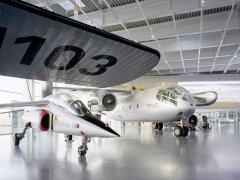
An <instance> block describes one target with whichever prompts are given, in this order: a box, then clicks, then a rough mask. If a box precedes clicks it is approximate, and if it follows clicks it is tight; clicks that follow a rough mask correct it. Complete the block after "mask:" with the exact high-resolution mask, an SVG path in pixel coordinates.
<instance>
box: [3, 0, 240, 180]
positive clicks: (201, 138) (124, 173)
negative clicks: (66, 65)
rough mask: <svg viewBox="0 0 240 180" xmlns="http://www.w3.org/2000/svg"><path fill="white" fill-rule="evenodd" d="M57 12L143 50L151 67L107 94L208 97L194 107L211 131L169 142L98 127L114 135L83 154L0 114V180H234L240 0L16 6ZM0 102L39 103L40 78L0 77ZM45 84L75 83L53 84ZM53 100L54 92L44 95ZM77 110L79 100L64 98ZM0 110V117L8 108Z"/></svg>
mask: <svg viewBox="0 0 240 180" xmlns="http://www.w3.org/2000/svg"><path fill="white" fill-rule="evenodd" d="M25 1H26V2H28V3H31V4H34V5H36V6H39V7H42V8H44V9H47V10H49V11H52V12H55V13H57V14H60V15H63V16H66V17H69V18H72V19H74V20H77V21H80V22H83V23H86V24H88V25H91V26H94V27H97V28H100V29H103V30H105V31H108V32H111V33H113V34H116V35H118V36H121V37H124V38H127V39H130V40H132V41H135V42H137V43H140V44H143V45H145V46H148V47H151V48H153V49H156V50H158V51H159V52H160V53H161V60H160V62H159V64H158V65H157V66H156V67H155V68H154V69H153V70H152V71H150V72H148V73H147V74H145V75H144V76H142V77H140V78H138V79H136V80H133V81H131V82H129V83H126V84H123V85H119V86H116V87H115V88H121V89H129V88H131V87H132V86H140V87H142V88H144V89H150V88H153V87H157V86H161V87H165V86H169V85H178V86H181V87H184V88H185V89H187V90H188V91H189V92H190V93H198V92H204V91H215V92H217V93H218V99H217V101H216V103H215V104H213V105H211V106H209V107H208V106H206V107H199V108H197V109H196V112H195V114H196V115H197V116H198V117H200V118H201V116H203V115H205V116H207V117H208V121H209V123H210V126H211V128H212V129H210V130H207V131H201V130H200V129H198V127H197V130H198V131H196V132H190V134H189V136H188V137H186V138H184V137H180V138H177V137H174V135H173V133H172V131H171V128H169V127H164V128H163V131H161V132H158V131H154V130H153V129H152V123H149V122H144V123H142V122H141V123H140V124H139V123H136V122H134V123H132V122H128V123H126V124H125V125H124V126H123V124H122V123H121V122H118V121H114V120H111V119H109V118H107V117H105V116H104V115H103V116H102V120H103V121H105V122H107V123H109V124H110V126H111V127H112V128H113V129H114V130H115V131H117V132H118V133H119V134H120V135H121V137H120V138H107V139H101V138H92V140H91V142H90V143H89V152H88V154H87V155H86V156H85V157H81V156H79V155H78V153H77V147H78V146H79V144H81V141H80V137H77V136H74V137H73V141H72V142H65V141H64V138H65V137H64V134H58V133H53V132H34V131H33V130H29V131H27V134H26V137H25V139H24V140H23V141H22V144H21V145H20V146H19V147H15V146H14V145H13V144H14V140H13V136H14V133H15V132H16V131H18V130H21V129H22V128H23V127H24V124H22V123H21V122H20V121H15V120H16V117H15V115H13V114H12V113H4V114H0V144H1V147H2V148H0V154H1V156H0V169H1V171H0V177H1V178H0V179H16V178H17V179H39V180H40V179H41V180H43V179H60V178H72V179H77V178H78V179H79V178H80V179H239V177H240V168H239V163H238V162H239V160H240V156H239V153H238V151H239V148H240V143H239V138H240V132H239V122H240V96H239V90H240V79H239V72H240V30H239V27H240V19H239V18H240V1H238V0H232V1H226V0H117V1H111V0H48V1H47V0H25ZM0 84H2V86H1V87H0V101H1V103H10V102H23V101H29V100H40V99H41V98H42V97H41V92H42V81H37V80H26V79H20V78H13V77H6V76H0ZM53 84H54V86H60V87H74V88H79V87H80V88H82V87H83V86H77V85H71V84H65V83H64V82H63V83H53ZM54 92H55V93H56V92H57V91H54ZM72 94H74V95H76V96H78V97H79V98H80V99H82V101H83V102H84V103H85V104H87V100H86V99H84V98H85V97H84V96H82V95H81V93H78V92H72ZM11 110H12V109H11V108H3V109H1V112H6V111H11Z"/></svg>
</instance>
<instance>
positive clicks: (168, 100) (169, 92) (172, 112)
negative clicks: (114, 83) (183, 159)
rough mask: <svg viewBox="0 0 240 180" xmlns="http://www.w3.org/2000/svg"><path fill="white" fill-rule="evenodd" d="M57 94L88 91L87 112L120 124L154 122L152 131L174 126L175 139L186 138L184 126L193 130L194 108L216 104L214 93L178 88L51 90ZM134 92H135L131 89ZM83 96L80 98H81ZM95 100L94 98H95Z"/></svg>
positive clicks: (195, 119)
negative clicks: (62, 91) (89, 98)
mask: <svg viewBox="0 0 240 180" xmlns="http://www.w3.org/2000/svg"><path fill="white" fill-rule="evenodd" d="M54 88H55V89H60V90H64V89H65V90H73V91H76V90H78V91H91V92H92V97H93V98H92V99H91V100H89V102H88V106H89V107H90V110H92V111H93V112H95V113H96V114H101V113H103V114H106V115H107V117H109V118H111V119H113V120H117V121H123V122H156V125H155V128H156V129H159V130H162V128H163V122H176V121H179V120H181V125H180V126H176V127H175V129H174V134H175V136H178V137H179V136H184V137H185V136H187V135H188V128H187V127H186V126H184V124H185V123H186V124H190V125H191V126H193V127H194V126H196V124H197V117H196V116H195V115H193V114H194V112H195V109H196V106H207V105H211V104H213V103H214V102H215V101H216V100H217V93H216V92H213V91H209V92H202V93H197V94H191V93H190V92H188V91H187V90H186V89H184V88H183V87H180V86H172V87H155V88H152V89H148V90H144V91H136V90H116V89H99V88H95V89H94V88H68V87H54ZM133 89H136V88H133ZM81 95H82V94H81ZM94 96H95V97H94Z"/></svg>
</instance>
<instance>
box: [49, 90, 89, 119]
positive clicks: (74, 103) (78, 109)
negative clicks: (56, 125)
mask: <svg viewBox="0 0 240 180" xmlns="http://www.w3.org/2000/svg"><path fill="white" fill-rule="evenodd" d="M53 96H54V100H57V101H56V104H57V105H58V106H59V107H61V108H63V109H65V110H66V111H68V112H69V113H71V114H74V115H76V116H84V115H86V114H91V112H90V111H89V110H88V108H87V107H86V106H85V105H84V103H83V102H82V101H80V100H79V99H78V98H77V97H76V96H73V95H71V94H67V93H59V94H55V95H53Z"/></svg>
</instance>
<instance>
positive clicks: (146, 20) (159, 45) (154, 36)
mask: <svg viewBox="0 0 240 180" xmlns="http://www.w3.org/2000/svg"><path fill="white" fill-rule="evenodd" d="M136 3H137V5H138V8H139V9H140V11H141V14H142V16H143V18H144V20H145V22H146V24H147V26H148V29H149V31H150V33H151V36H152V39H154V41H155V42H156V44H157V46H158V50H159V51H160V52H161V53H162V56H163V57H164V59H165V63H166V64H167V66H168V67H169V70H170V71H171V73H173V71H172V68H171V67H170V65H169V63H168V61H167V58H166V55H165V53H164V51H163V49H162V46H161V43H160V41H158V39H157V38H156V35H155V34H154V32H153V30H152V27H151V25H150V23H149V21H148V19H147V17H146V15H145V13H144V11H143V9H142V6H141V4H140V2H139V0H136ZM158 72H159V74H160V71H158Z"/></svg>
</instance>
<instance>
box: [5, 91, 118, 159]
mask: <svg viewBox="0 0 240 180" xmlns="http://www.w3.org/2000/svg"><path fill="white" fill-rule="evenodd" d="M5 107H21V108H22V109H18V110H16V111H23V115H22V117H21V120H22V121H23V122H24V124H25V128H24V130H23V132H22V133H16V134H15V142H14V144H15V145H16V146H19V143H20V141H21V140H22V139H23V138H24V136H25V133H26V130H27V129H28V128H33V129H34V130H39V131H41V132H42V131H52V132H57V133H64V134H70V135H67V138H68V140H71V139H72V135H76V136H82V137H83V139H82V145H81V146H79V147H78V153H79V155H81V156H84V155H85V154H86V153H87V150H88V147H87V143H88V142H90V138H91V137H120V135H119V134H118V133H116V132H115V131H114V130H112V129H111V128H110V127H109V126H108V125H107V124H105V123H103V122H102V121H101V120H99V119H97V118H96V117H95V116H93V115H92V113H91V112H90V111H89V110H88V108H87V107H86V106H85V105H84V104H83V102H82V101H80V100H79V99H78V98H77V97H74V96H73V95H70V94H67V93H59V94H54V95H50V96H47V97H45V98H43V99H42V100H39V101H31V102H19V103H7V104H0V108H5ZM13 111H14V110H13ZM13 111H11V112H13ZM3 113H6V112H3Z"/></svg>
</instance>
